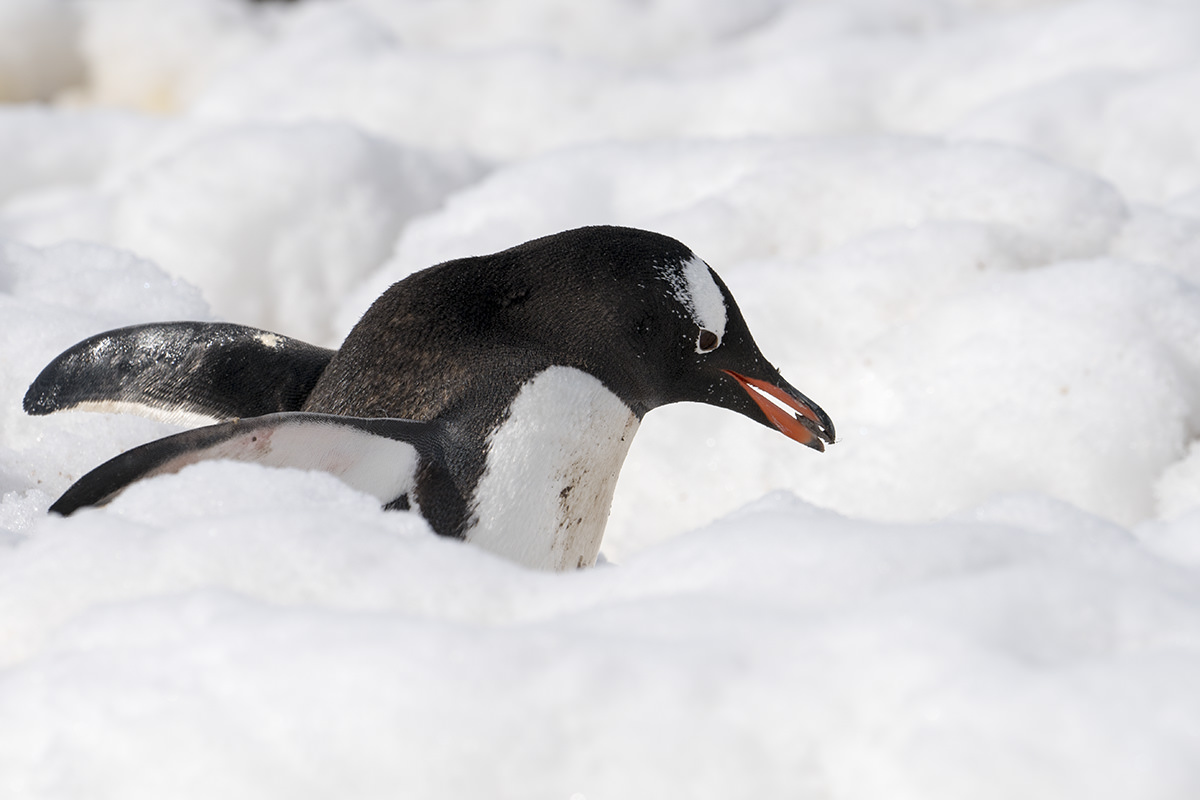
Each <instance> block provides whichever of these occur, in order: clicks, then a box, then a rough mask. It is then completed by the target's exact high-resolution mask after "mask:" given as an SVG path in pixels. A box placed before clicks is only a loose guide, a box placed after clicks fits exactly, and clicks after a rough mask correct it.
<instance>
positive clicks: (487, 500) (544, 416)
mask: <svg viewBox="0 0 1200 800" xmlns="http://www.w3.org/2000/svg"><path fill="white" fill-rule="evenodd" d="M637 427H638V419H637V417H636V416H635V415H634V414H633V412H632V411H630V409H629V407H628V406H626V405H625V404H624V403H623V402H621V400H620V399H619V398H618V397H617V396H616V395H615V394H613V393H612V392H611V391H609V390H608V389H607V388H605V386H604V384H602V383H601V382H600V381H599V380H597V379H596V378H594V377H592V376H591V375H588V374H587V373H585V372H581V371H580V370H577V369H572V368H570V367H550V368H548V369H546V370H545V371H543V372H541V373H539V374H538V375H536V376H534V378H533V379H532V380H530V381H529V382H527V383H526V384H525V385H524V386H523V387H522V389H521V391H520V393H519V394H518V395H517V398H516V400H515V401H514V402H513V405H512V408H511V409H510V412H509V415H508V418H507V419H506V420H504V421H503V422H502V423H501V424H500V426H499V427H497V428H496V430H495V431H493V432H492V435H491V436H490V437H489V439H488V449H487V462H486V465H485V467H484V473H483V476H482V477H481V478H480V480H479V484H478V486H477V487H476V491H475V495H474V502H473V506H474V509H473V510H474V512H475V515H476V519H475V522H474V524H473V525H472V526H471V527H470V528H469V529H468V530H467V535H466V538H467V541H470V542H472V543H474V544H477V545H479V546H481V547H484V548H486V549H488V550H491V551H492V552H495V553H499V554H500V555H503V556H506V557H507V558H510V559H512V560H514V561H517V562H519V563H522V564H525V565H527V566H531V567H537V568H540V569H558V570H561V569H575V568H577V567H584V566H590V565H591V564H593V563H595V561H596V556H597V555H598V554H599V552H600V540H601V539H602V538H603V536H604V527H605V524H606V523H607V522H608V514H609V511H610V509H611V508H612V498H613V492H614V490H615V489H616V485H617V476H618V474H619V473H620V471H621V465H622V464H623V463H624V461H625V455H626V454H627V453H628V452H629V444H630V442H631V441H632V440H633V434H634V433H635V432H636V431H637Z"/></svg>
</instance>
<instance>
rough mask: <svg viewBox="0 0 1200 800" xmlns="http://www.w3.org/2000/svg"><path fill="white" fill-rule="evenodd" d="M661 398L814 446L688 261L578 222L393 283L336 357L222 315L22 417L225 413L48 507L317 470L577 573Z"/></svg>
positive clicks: (162, 331) (820, 425)
mask: <svg viewBox="0 0 1200 800" xmlns="http://www.w3.org/2000/svg"><path fill="white" fill-rule="evenodd" d="M681 401H696V402H703V403H708V404H710V405H716V406H721V407H724V408H728V409H730V410H733V411H737V412H739V413H741V414H744V415H746V416H748V417H750V418H751V419H754V420H756V421H758V422H760V423H762V424H764V425H767V426H769V427H773V428H775V429H777V430H779V431H781V432H782V433H784V434H785V435H787V436H789V437H790V438H792V439H795V440H796V441H799V442H801V443H802V444H805V445H807V446H809V447H813V448H815V449H818V450H821V449H824V448H823V443H824V442H829V443H832V442H833V440H834V429H833V424H832V422H831V421H830V420H829V417H828V416H827V415H826V414H825V413H824V412H823V411H822V410H821V409H820V408H819V407H818V406H816V405H815V404H814V403H812V402H811V401H809V400H808V399H807V398H806V397H805V396H804V395H803V394H801V393H800V392H799V391H797V390H796V389H794V388H793V387H792V386H791V385H790V384H788V383H787V382H786V381H785V380H784V379H783V378H782V376H780V375H779V373H778V371H777V370H776V369H775V368H774V367H773V366H771V364H770V363H769V362H767V360H766V359H765V358H764V357H763V356H762V354H761V353H760V352H759V349H758V347H757V345H756V344H755V343H754V340H753V338H752V337H751V335H750V332H749V329H748V328H747V326H746V323H745V321H744V319H743V318H742V315H741V312H740V311H739V310H738V307H737V304H736V303H735V301H734V299H733V297H732V295H730V293H729V291H728V289H727V288H726V287H725V285H724V283H722V282H721V280H720V278H719V277H717V275H716V273H715V272H713V271H712V270H711V269H710V268H709V267H708V265H707V264H705V263H704V262H703V261H701V260H700V259H699V258H698V257H697V256H695V255H694V254H693V253H692V252H691V251H690V250H689V249H688V248H687V247H685V246H684V245H683V244H681V243H679V242H677V241H676V240H674V239H671V238H669V237H666V236H663V235H660V234H656V233H651V232H648V231H641V230H635V229H629V228H616V227H590V228H580V229H576V230H572V231H566V232H563V233H559V234H555V235H552V236H547V237H543V238H541V239H536V240H533V241H531V242H526V243H525V244H522V245H519V246H517V247H514V248H511V249H509V250H505V251H502V252H500V253H495V254H492V255H487V256H478V257H472V258H465V259H459V260H456V261H450V262H446V263H444V264H439V265H437V266H434V267H430V268H428V269H426V270H423V271H421V272H417V273H414V274H413V275H410V276H409V277H408V278H406V279H404V280H402V281H400V282H398V283H396V284H394V285H393V286H392V287H391V288H390V289H388V290H387V291H386V292H385V293H384V294H383V295H382V296H381V297H380V298H379V299H378V300H376V302H375V303H374V304H373V305H372V306H371V308H370V309H369V310H368V311H367V312H366V313H365V314H364V315H363V317H362V319H361V320H360V321H359V323H358V324H357V325H356V326H355V327H354V329H353V330H352V331H351V332H350V334H349V335H348V336H347V337H346V340H345V341H344V342H343V344H342V346H341V347H340V348H339V349H338V350H337V351H333V350H327V349H324V348H318V347H314V346H312V345H308V344H305V343H303V342H299V341H297V340H294V339H290V338H288V337H283V336H279V335H277V334H273V333H270V332H267V331H262V330H258V329H254V328H248V327H243V326H236V325H229V324H225V323H165V324H151V325H141V326H134V327H132V328H124V329H120V330H116V331H110V332H108V333H103V334H99V335H97V336H94V337H91V338H90V339H88V340H85V341H84V342H81V343H79V344H77V345H75V346H74V347H72V348H70V349H68V350H67V351H66V352H64V353H63V354H62V355H60V356H59V357H58V358H56V359H55V360H54V361H53V362H52V363H51V364H50V365H49V366H47V367H46V369H45V370H43V372H42V374H41V375H39V376H38V378H37V379H36V380H35V381H34V383H33V384H32V386H31V387H30V389H29V392H28V393H27V394H26V397H25V404H24V405H25V410H26V411H27V412H29V413H31V414H47V413H51V412H54V411H60V410H65V409H69V408H84V409H95V410H127V409H133V410H140V411H142V412H145V413H150V414H151V415H154V416H159V417H167V418H171V417H172V416H174V417H175V418H176V419H185V418H186V419H189V420H196V419H230V418H232V421H227V422H223V423H220V424H217V425H212V426H209V427H206V428H200V429H197V430H191V431H186V432H184V433H181V434H176V435H175V436H169V437H166V438H164V439H160V440H158V441H156V442H151V443H149V444H147V445H143V446H142V447H139V448H135V449H133V450H130V451H128V452H127V453H124V454H122V455H120V456H117V457H116V458H114V459H112V460H111V461H109V462H106V463H105V464H102V465H101V466H99V467H97V468H96V469H95V470H93V471H92V472H91V473H89V474H88V475H85V476H84V477H83V478H81V479H80V480H79V481H78V482H77V483H76V484H75V485H74V486H72V487H71V488H70V489H68V491H67V492H66V493H65V494H64V495H63V497H62V498H60V499H59V500H58V501H57V502H56V503H55V504H54V505H53V506H52V507H51V510H52V511H57V512H59V513H63V514H69V513H71V512H72V511H74V510H76V509H77V508H80V507H82V506H86V505H98V504H102V503H104V502H107V501H108V500H109V499H111V498H112V497H113V496H115V495H116V494H117V493H119V492H120V491H121V490H122V489H123V488H124V487H125V486H127V485H128V484H129V483H131V482H133V481H135V480H138V479H140V478H143V477H149V476H151V475H156V474H162V473H165V472H175V471H177V470H179V469H181V468H182V467H183V466H185V465H186V464H189V463H194V462H195V461H198V460H203V459H209V458H233V459H236V460H244V461H256V462H259V463H265V464H270V465H275V466H294V467H300V468H310V469H323V470H325V471H329V472H333V473H334V474H336V475H339V476H341V477H342V478H343V479H344V480H346V481H347V482H348V483H350V484H351V485H353V486H356V487H357V488H360V489H363V490H365V491H368V492H370V493H372V494H374V495H375V496H376V497H378V498H379V499H380V501H381V502H382V503H383V504H384V505H385V506H386V507H390V508H414V509H415V510H418V511H419V512H420V513H421V514H422V515H423V516H424V517H425V518H426V519H427V520H428V521H429V523H430V525H431V527H432V528H433V529H434V530H435V531H436V532H437V533H439V534H443V535H447V536H456V537H459V538H464V539H466V540H467V541H471V542H474V543H476V544H479V545H481V546H483V547H485V548H487V549H489V550H492V551H494V552H497V553H500V554H501V555H504V556H507V557H509V558H511V559H513V560H516V561H518V562H520V563H523V564H527V565H530V566H535V567H541V568H551V569H569V568H574V567H578V566H586V565H589V564H591V563H593V562H594V561H595V558H596V555H597V554H598V552H599V547H600V540H601V538H602V536H603V531H604V525H605V522H606V520H607V516H608V511H609V508H610V506H611V501H612V495H613V491H614V489H615V485H616V478H617V474H618V472H619V471H620V467H621V464H622V462H623V461H624V458H625V454H626V451H627V450H628V447H629V443H630V440H631V439H632V436H633V434H634V433H635V432H636V430H637V426H638V424H639V423H640V421H641V419H642V417H643V416H644V415H645V414H646V412H648V411H650V410H651V409H653V408H656V407H658V406H660V405H665V404H668V403H674V402H681Z"/></svg>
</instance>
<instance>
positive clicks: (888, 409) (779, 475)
mask: <svg viewBox="0 0 1200 800" xmlns="http://www.w3.org/2000/svg"><path fill="white" fill-rule="evenodd" d="M1198 97H1200V4H1197V3H1195V2H1193V1H1192V0H1177V1H1172V0H825V1H824V2H822V1H821V0H807V1H805V0H795V2H784V0H753V2H737V3H733V2H721V1H720V0H692V1H691V2H687V1H685V0H650V1H649V2H639V3H633V2H620V1H619V0H605V1H604V2H588V3H568V2H559V0H487V2H472V1H471V0H447V1H446V2H437V3H428V2H421V1H419V0H301V1H300V2H297V3H289V4H273V3H264V4H250V3H248V2H243V1H242V0H171V2H169V3H165V2H162V0H86V1H84V0H78V1H76V2H68V1H66V0H6V1H5V2H4V3H0V101H3V104H2V105H0V150H2V151H3V153H4V157H3V160H2V161H3V167H2V168H0V365H2V370H0V797H4V798H6V799H7V798H83V797H87V798H114V799H116V798H120V799H121V800H136V799H137V798H155V800H158V799H160V798H167V797H169V798H213V797H220V798H255V799H256V800H257V799H261V798H287V800H297V799H302V798H326V797H354V798H395V797H412V798H468V797H471V798H474V797H492V798H522V799H524V798H535V799H537V798H548V799H549V798H560V799H561V800H567V799H568V798H575V799H576V800H601V799H602V798H621V799H625V798H664V797H686V798H735V797H745V798H757V799H758V800H763V799H765V798H785V797H786V798H822V799H826V798H827V799H829V800H851V799H854V800H860V799H861V800H877V798H889V799H892V800H896V799H900V800H903V799H907V798H911V800H961V798H972V800H989V799H990V798H996V799H997V800H1010V799H1011V798H1018V797H1019V798H1047V799H1050V798H1053V799H1054V800H1061V798H1081V799H1082V798H1086V799H1087V800H1096V799H1097V798H1122V800H1124V799H1125V798H1131V797H1136V798H1141V799H1149V800H1158V799H1163V800H1165V799H1167V798H1171V799H1173V800H1175V799H1177V800H1194V799H1195V798H1197V797H1200V757H1198V754H1200V678H1198V676H1200V444H1198V443H1197V442H1200V436H1198V432H1200V103H1197V102H1195V100H1196V98H1198ZM602 223H609V224H623V225H632V226H637V227H644V228H650V229H654V230H658V231H661V232H663V233H666V234H670V235H672V236H675V237H677V238H679V239H681V240H682V241H683V242H685V243H686V244H687V245H688V246H689V247H691V248H692V249H693V250H694V251H695V252H696V253H697V255H699V256H700V257H701V258H703V259H704V260H705V261H706V262H707V263H708V264H710V265H711V266H712V267H713V268H714V269H715V270H716V271H717V273H718V274H720V275H721V277H722V278H723V280H724V281H725V283H726V284H727V285H728V286H729V288H730V290H731V291H732V293H733V294H734V296H735V297H736V298H737V299H738V302H739V304H740V308H741V310H742V313H743V315H744V316H745V318H746V320H747V322H748V323H749V326H750V328H751V330H752V331H753V332H754V334H755V336H756V338H757V340H758V343H759V345H760V346H761V347H762V349H763V351H764V353H766V355H767V357H768V358H770V359H771V360H772V361H773V362H774V363H775V364H776V365H777V366H778V367H779V369H780V371H781V372H782V374H783V375H784V376H785V377H786V378H787V379H788V380H789V381H790V382H791V383H792V384H794V385H795V386H796V387H797V388H799V389H800V390H801V391H803V392H804V393H805V394H807V395H808V396H810V397H811V398H812V399H813V400H815V401H816V402H817V403H819V404H820V405H821V406H822V407H823V408H824V409H825V410H826V411H828V412H829V413H830V415H831V416H832V417H833V419H834V420H835V422H836V424H837V429H838V432H839V436H840V441H839V442H838V443H837V444H836V445H834V446H833V447H831V448H829V450H828V452H826V453H825V454H823V455H822V454H818V453H815V452H814V451H811V450H808V449H806V448H803V447H800V446H798V445H797V444H796V443H795V442H792V441H789V440H788V439H786V438H785V437H783V436H781V435H779V434H778V433H777V432H774V431H772V430H769V429H767V428H765V427H762V426H758V425H756V424H755V423H753V422H751V421H749V420H747V419H745V418H742V417H740V416H738V415H736V414H732V413H729V412H726V411H721V410H718V409H714V408H710V407H706V406H670V407H666V408H662V409H659V410H655V411H654V412H652V413H651V414H649V415H648V416H647V418H646V419H645V421H644V423H643V424H642V426H641V428H640V430H639V432H638V434H637V436H636V438H635V440H634V442H633V445H632V448H631V450H630V454H629V457H628V460H627V462H626V465H625V468H624V470H623V472H622V474H621V477H620V480H619V481H618V484H617V489H616V500H615V504H614V509H613V514H612V517H611V519H610V522H609V526H608V533H607V535H606V538H605V542H604V548H603V550H604V554H605V557H606V559H607V562H608V563H605V564H601V565H600V566H598V567H596V568H594V569H590V570H584V571H578V572H571V573H563V574H550V573H541V572H534V571H530V570H526V569H522V568H520V567H517V566H514V565H513V564H510V563H509V562H507V561H504V560H502V559H500V558H498V557H496V556H493V555H490V554H488V553H486V552H484V551H482V550H480V549H479V548H475V547H472V546H470V545H466V544H463V543H461V542H455V541H448V540H443V539H439V538H437V537H435V536H433V535H432V534H431V533H430V531H429V529H428V528H427V527H426V526H425V524H424V523H423V522H422V521H421V520H420V518H418V517H416V516H414V515H411V514H404V513H399V512H394V513H384V512H382V511H380V510H379V509H378V508H377V503H376V502H375V501H374V500H373V499H371V498H368V497H366V496H365V495H360V494H358V493H356V492H354V491H353V490H351V489H349V488H347V487H346V486H345V485H343V484H341V483H339V482H338V481H337V480H336V479H334V478H332V477H331V476H328V475H323V474H314V473H304V472H299V471H289V470H272V469H267V468H263V467H257V466H251V465H245V464H232V463H216V462H213V463H204V464H199V465H196V466H194V467H191V468H189V469H186V470H184V471H183V472H181V473H180V474H178V475H172V476H165V477H161V478H156V479H154V480H151V481H147V482H144V483H141V484H137V485H134V486H133V487H131V488H130V489H129V490H128V491H127V492H126V493H125V494H123V495H122V496H121V497H120V498H118V500H117V501H116V502H114V503H113V504H112V505H110V506H108V507H106V508H104V509H100V510H86V511H83V512H81V513H79V514H77V515H75V516H73V517H71V518H69V519H62V518H57V517H55V518H50V517H47V516H46V514H45V510H46V508H47V506H48V505H49V504H50V503H51V502H53V500H54V499H55V498H56V497H57V496H58V494H59V493H61V492H62V491H63V490H64V489H65V488H66V487H67V486H68V485H70V483H71V482H72V481H73V480H74V479H75V478H77V477H79V476H80V475H81V474H83V473H84V472H86V471H87V470H88V469H90V468H91V467H93V466H95V465H96V464H98V463H100V462H101V461H103V460H105V459H107V458H109V457H111V456H113V455H115V454H116V453H118V452H121V451H122V450H124V449H127V448H129V447H131V446H134V445H136V444H138V443H141V442H144V441H147V440H149V439H153V438H156V437H159V436H162V435H165V434H168V433H170V432H173V431H175V430H178V428H173V427H171V426H169V425H167V424H165V423H162V422H155V421H151V420H148V419H142V418H137V417H128V416H119V415H103V414H89V413H63V414H58V415H53V416H50V417H41V418H33V417H28V416H26V415H24V414H23V412H22V411H21V397H22V395H23V393H24V391H25V388H26V387H27V386H28V385H29V383H30V381H31V380H32V379H33V378H34V376H36V375H37V373H38V371H39V370H40V369H41V368H42V367H43V366H44V365H45V364H46V363H47V362H48V361H49V360H50V359H51V358H52V357H53V356H54V355H55V354H57V353H58V352H59V351H61V350H62V349H64V348H66V347H67V346H69V345H71V344H73V343H74V342H76V341H78V340H80V339H82V338H84V337H86V336H88V335H91V334H93V333H96V332H99V331H102V330H105V329H108V328H112V327H117V326H120V325H126V324H132V323H137V322H147V321H153V320H181V319H199V320H206V319H225V320H230V321H234V322H241V323H247V324H253V325H257V326H260V327H263V328H266V329H268V330H273V331H277V332H279V333H281V334H287V335H292V336H298V337H300V338H303V339H307V340H309V341H312V342H314V343H316V344H322V345H327V346H336V344H337V343H338V341H340V339H341V337H342V336H344V335H345V333H346V331H347V330H348V329H349V328H350V326H352V325H353V324H354V322H355V320H356V319H357V318H358V316H359V315H360V314H361V313H362V311H363V310H364V309H365V308H366V307H367V305H368V304H369V303H370V301H371V300H372V299H374V297H376V296H377V295H378V294H379V293H380V292H381V291H382V290H383V289H384V288H385V287H387V286H388V285H389V284H390V283H391V282H393V281H395V280H398V279H399V278H401V277H403V276H405V275H407V274H409V273H411V272H413V271H414V270H417V269H420V268H423V267H425V266H429V265H431V264H434V263H437V262H439V261H443V260H446V259H449V258H454V257H458V256H465V255H475V254H481V253H487V252H491V251H494V250H497V249H501V248H504V247H508V246H511V245H514V244H517V243H519V242H522V241H525V240H527V239H530V238H533V237H535V236H539V235H543V234H547V233H552V232H555V231H559V230H562V229H565V228H570V227H575V226H579V225H587V224H602Z"/></svg>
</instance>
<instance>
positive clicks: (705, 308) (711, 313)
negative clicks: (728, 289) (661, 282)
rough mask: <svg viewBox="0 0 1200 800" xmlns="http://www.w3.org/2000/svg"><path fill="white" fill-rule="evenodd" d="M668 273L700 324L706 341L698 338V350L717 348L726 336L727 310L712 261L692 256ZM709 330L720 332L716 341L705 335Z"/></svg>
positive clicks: (673, 287) (682, 301)
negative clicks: (710, 267) (715, 277)
mask: <svg viewBox="0 0 1200 800" xmlns="http://www.w3.org/2000/svg"><path fill="white" fill-rule="evenodd" d="M664 277H665V278H666V279H667V283H669V284H670V285H671V291H672V293H673V294H674V295H675V299H676V300H678V301H679V303H680V305H682V306H683V307H684V309H686V310H687V313H688V315H689V316H690V317H691V318H692V321H693V322H695V323H696V326H697V327H698V328H700V331H701V333H700V336H701V338H702V339H703V340H704V341H703V342H702V341H700V340H697V342H696V352H697V353H707V352H709V351H711V350H714V349H716V348H717V347H718V346H719V345H720V344H721V339H722V338H724V336H725V322H726V319H727V314H726V311H725V296H724V295H723V294H721V287H719V286H717V282H716V281H715V280H713V276H712V272H711V271H710V270H709V268H708V264H705V263H704V262H703V261H701V260H700V259H699V258H697V257H696V256H692V257H691V258H690V259H688V260H687V261H685V262H683V263H682V264H680V265H679V267H678V268H677V269H674V270H668V271H667V272H666V274H665V275H664ZM706 331H707V332H709V333H712V334H714V335H715V336H716V342H715V343H714V342H711V341H709V340H708V338H707V337H705V336H704V332H706ZM704 345H711V346H708V347H705V346H704Z"/></svg>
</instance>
